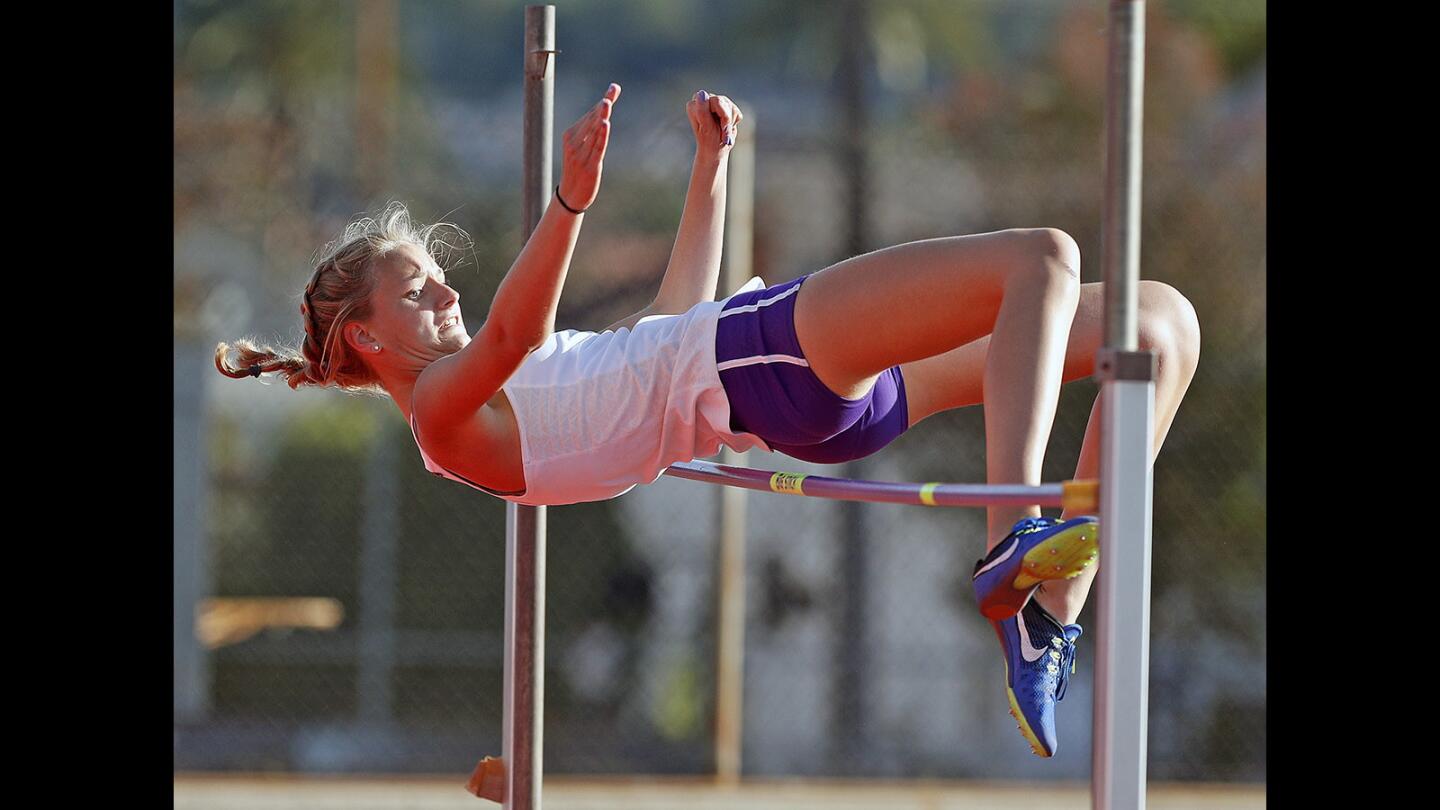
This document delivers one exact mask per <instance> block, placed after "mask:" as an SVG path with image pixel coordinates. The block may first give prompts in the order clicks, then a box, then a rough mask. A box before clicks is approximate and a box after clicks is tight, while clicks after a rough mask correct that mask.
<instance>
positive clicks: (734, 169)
mask: <svg viewBox="0 0 1440 810" xmlns="http://www.w3.org/2000/svg"><path fill="white" fill-rule="evenodd" d="M739 106H740V109H742V110H745V109H746V105H744V104H740V105H739ZM729 162H730V166H729V170H730V177H729V183H728V189H727V194H726V202H727V203H728V206H729V209H730V210H729V212H728V214H727V215H726V217H725V239H726V245H725V264H724V266H723V268H722V270H721V276H720V288H721V291H722V293H728V292H730V291H732V290H734V289H735V288H737V287H739V286H740V285H741V284H742V283H743V281H744V279H746V278H748V277H750V276H751V275H753V273H754V262H753V258H754V257H753V255H752V254H753V252H754V249H755V248H754V219H755V114H754V113H753V112H748V111H747V113H746V116H745V131H744V132H742V133H740V140H738V141H737V142H736V143H735V145H734V146H733V147H731V149H730V161H729ZM748 456H749V452H748V451H747V452H744V453H737V452H735V451H734V450H731V449H730V448H728V447H726V448H725V449H723V450H722V451H721V456H720V458H721V463H724V464H729V465H742V464H744V463H745V461H746V458H747V457H748ZM747 497H748V495H747V493H746V491H745V490H743V489H739V488H737V487H721V488H720V554H719V557H720V567H719V575H718V577H717V587H716V592H717V595H718V607H717V610H716V615H717V617H718V624H719V627H718V628H717V632H716V637H717V640H716V652H715V779H716V781H717V782H719V783H720V784H725V785H734V784H737V783H739V781H740V766H741V762H742V758H741V752H740V749H741V740H742V739H743V735H744V731H743V729H744V715H745V700H744V689H745V506H746V500H747Z"/></svg>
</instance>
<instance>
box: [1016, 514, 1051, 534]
mask: <svg viewBox="0 0 1440 810" xmlns="http://www.w3.org/2000/svg"><path fill="white" fill-rule="evenodd" d="M1054 523H1055V521H1054V520H1052V519H1050V518H1046V517H1038V518H1035V517H1032V518H1025V519H1024V520H1021V521H1020V522H1019V523H1017V524H1015V526H1014V528H1012V529H1011V530H1010V533H1011V534H1029V533H1030V532H1033V531H1039V530H1040V529H1044V528H1048V527H1049V526H1051V525H1053V524H1054Z"/></svg>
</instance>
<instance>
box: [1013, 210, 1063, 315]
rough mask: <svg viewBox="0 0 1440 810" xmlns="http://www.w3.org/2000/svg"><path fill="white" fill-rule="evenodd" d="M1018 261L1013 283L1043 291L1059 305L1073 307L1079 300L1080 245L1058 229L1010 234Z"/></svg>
mask: <svg viewBox="0 0 1440 810" xmlns="http://www.w3.org/2000/svg"><path fill="white" fill-rule="evenodd" d="M1009 233H1010V234H1011V235H1012V236H1013V238H1014V239H1015V245H1016V249H1017V254H1016V255H1017V259H1018V261H1017V262H1016V265H1015V273H1014V274H1013V275H1012V280H1015V281H1018V282H1019V283H1022V284H1024V285H1025V286H1026V287H1029V288H1032V289H1036V288H1038V289H1043V290H1045V292H1046V294H1047V298H1050V299H1052V300H1054V301H1056V302H1057V303H1062V304H1069V305H1070V306H1071V307H1072V308H1073V307H1074V305H1076V304H1077V303H1079V300H1080V246H1079V245H1078V244H1076V243H1075V239H1074V238H1073V237H1071V236H1070V234H1068V233H1066V232H1064V231H1062V230H1060V229H1059V228H1023V229H1015V230H1013V231H1010V232H1009Z"/></svg>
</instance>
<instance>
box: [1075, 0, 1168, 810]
mask: <svg viewBox="0 0 1440 810" xmlns="http://www.w3.org/2000/svg"><path fill="white" fill-rule="evenodd" d="M1109 35H1110V57H1109V83H1108V87H1107V89H1106V101H1105V113H1106V115H1105V136H1106V153H1105V209H1104V223H1103V226H1102V227H1103V234H1104V237H1103V244H1102V252H1103V263H1104V271H1105V278H1104V281H1105V345H1104V348H1102V349H1101V351H1100V355H1099V357H1098V358H1097V362H1096V372H1097V376H1098V377H1099V378H1100V380H1101V397H1102V401H1101V423H1100V424H1101V444H1100V545H1101V554H1100V571H1099V575H1098V576H1099V594H1100V602H1099V620H1100V626H1099V632H1098V633H1097V634H1096V635H1097V637H1098V638H1097V644H1096V647H1097V652H1096V659H1097V660H1096V664H1095V706H1094V712H1095V717H1094V732H1093V734H1094V738H1093V751H1092V755H1093V773H1092V775H1091V806H1092V807H1094V808H1096V810H1102V808H1103V810H1142V808H1144V807H1145V750H1146V731H1147V728H1148V723H1147V722H1146V717H1147V710H1148V706H1147V703H1148V700H1149V696H1148V685H1149V668H1150V503H1151V472H1150V444H1151V442H1152V441H1153V439H1152V437H1153V436H1154V432H1155V428H1154V425H1155V412H1154V411H1155V407H1154V403H1155V360H1154V356H1153V355H1151V354H1150V353H1149V352H1139V351H1136V347H1137V346H1138V340H1137V335H1138V327H1137V319H1136V310H1137V299H1138V296H1139V279H1140V142H1141V126H1140V122H1141V100H1142V88H1143V87H1144V80H1145V72H1144V66H1145V62H1144V54H1145V3H1144V0H1110V24H1109Z"/></svg>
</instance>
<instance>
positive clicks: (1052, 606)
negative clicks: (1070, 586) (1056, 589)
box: [1030, 584, 1084, 625]
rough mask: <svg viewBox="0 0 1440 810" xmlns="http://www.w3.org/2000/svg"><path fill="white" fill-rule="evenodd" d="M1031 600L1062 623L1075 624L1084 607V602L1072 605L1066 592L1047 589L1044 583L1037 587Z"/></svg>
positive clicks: (1046, 613)
mask: <svg viewBox="0 0 1440 810" xmlns="http://www.w3.org/2000/svg"><path fill="white" fill-rule="evenodd" d="M1030 601H1031V602H1034V603H1035V606H1036V607H1038V608H1040V609H1041V610H1042V611H1044V612H1045V615H1047V616H1048V617H1049V618H1051V619H1054V620H1055V621H1056V622H1058V623H1059V624H1062V625H1068V624H1074V623H1075V622H1076V620H1077V619H1079V618H1080V609H1081V608H1082V607H1084V604H1083V603H1081V604H1078V605H1072V604H1071V603H1070V601H1071V600H1069V599H1067V598H1066V597H1065V594H1062V593H1053V592H1048V591H1046V589H1045V586H1044V585H1043V584H1042V585H1040V586H1038V587H1037V588H1036V589H1035V593H1034V594H1033V595H1032V596H1031V597H1030Z"/></svg>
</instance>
